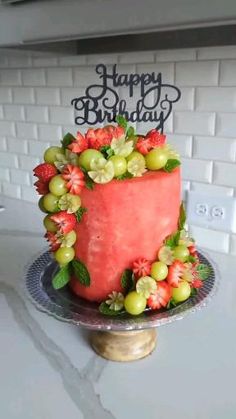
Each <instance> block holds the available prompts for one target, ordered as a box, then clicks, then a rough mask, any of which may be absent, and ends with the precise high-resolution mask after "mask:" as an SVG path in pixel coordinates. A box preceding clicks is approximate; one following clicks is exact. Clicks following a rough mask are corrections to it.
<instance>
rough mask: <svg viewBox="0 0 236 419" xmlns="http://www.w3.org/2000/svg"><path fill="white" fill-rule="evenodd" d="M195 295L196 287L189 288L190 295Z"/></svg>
mask: <svg viewBox="0 0 236 419" xmlns="http://www.w3.org/2000/svg"><path fill="white" fill-rule="evenodd" d="M195 295H197V289H196V288H191V293H190V297H195Z"/></svg>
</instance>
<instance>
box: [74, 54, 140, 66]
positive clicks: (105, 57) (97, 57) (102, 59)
mask: <svg viewBox="0 0 236 419" xmlns="http://www.w3.org/2000/svg"><path fill="white" fill-rule="evenodd" d="M82 58H85V57H82ZM118 60H119V58H118V56H117V55H114V54H93V55H88V57H87V60H86V59H85V60H84V62H82V60H81V62H80V63H79V62H78V64H77V65H83V64H86V61H87V64H88V65H91V64H94V65H95V66H96V65H97V64H100V63H102V64H117V61H118ZM120 62H122V61H120ZM131 62H132V61H131Z"/></svg>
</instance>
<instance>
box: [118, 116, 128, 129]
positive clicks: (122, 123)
mask: <svg viewBox="0 0 236 419" xmlns="http://www.w3.org/2000/svg"><path fill="white" fill-rule="evenodd" d="M116 122H117V124H118V125H119V126H120V127H123V128H124V129H125V130H126V129H127V124H128V122H127V121H126V119H125V118H124V117H123V116H122V115H117V117H116Z"/></svg>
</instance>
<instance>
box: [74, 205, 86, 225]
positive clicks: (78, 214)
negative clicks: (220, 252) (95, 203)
mask: <svg viewBox="0 0 236 419" xmlns="http://www.w3.org/2000/svg"><path fill="white" fill-rule="evenodd" d="M87 211H88V210H87V208H85V207H80V208H79V209H78V211H77V212H76V213H75V216H76V218H77V221H78V223H80V221H81V220H82V217H83V215H84V213H85V212H87Z"/></svg>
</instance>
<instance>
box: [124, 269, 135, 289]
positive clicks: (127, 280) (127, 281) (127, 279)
mask: <svg viewBox="0 0 236 419" xmlns="http://www.w3.org/2000/svg"><path fill="white" fill-rule="evenodd" d="M121 286H122V288H123V289H124V290H125V291H126V292H128V291H130V290H131V289H132V288H133V286H134V275H133V271H132V269H125V270H124V272H123V274H122V276H121Z"/></svg>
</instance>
